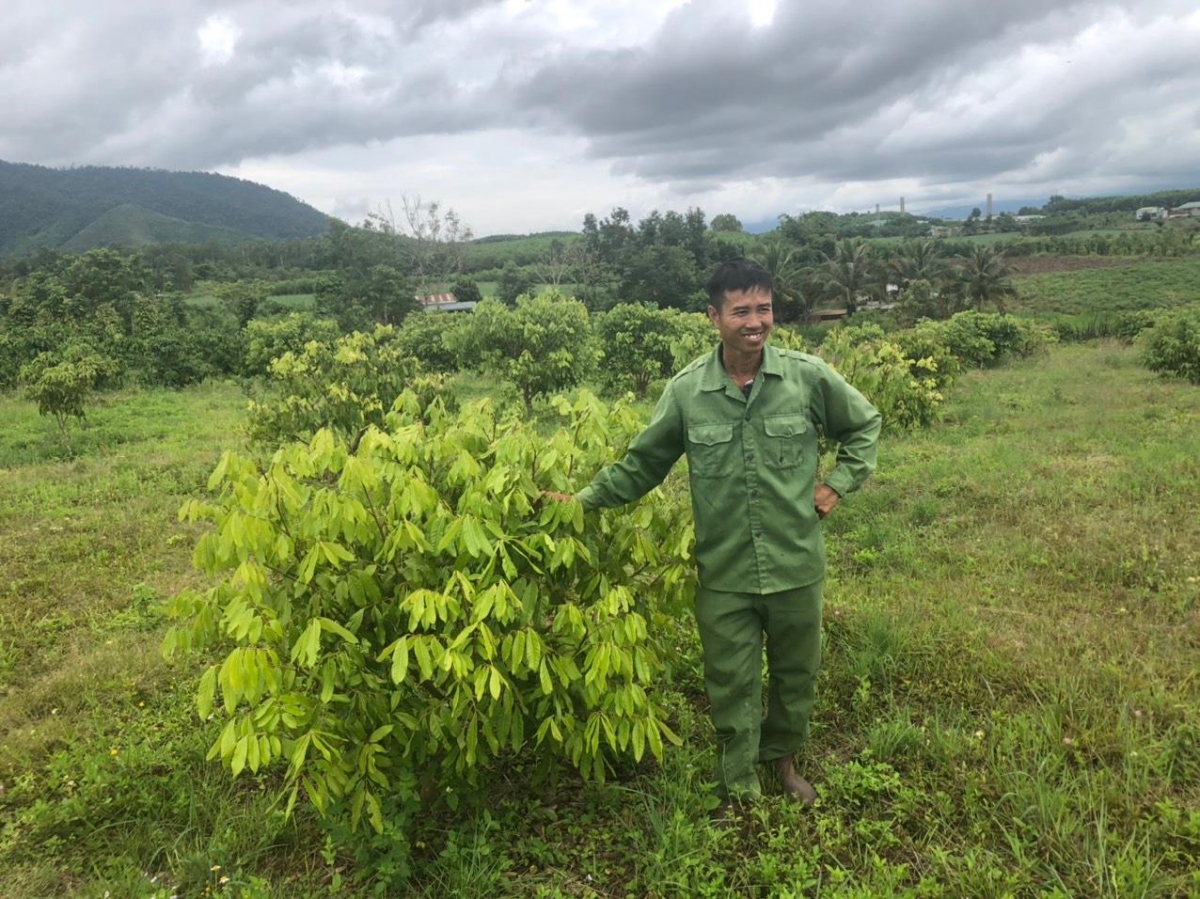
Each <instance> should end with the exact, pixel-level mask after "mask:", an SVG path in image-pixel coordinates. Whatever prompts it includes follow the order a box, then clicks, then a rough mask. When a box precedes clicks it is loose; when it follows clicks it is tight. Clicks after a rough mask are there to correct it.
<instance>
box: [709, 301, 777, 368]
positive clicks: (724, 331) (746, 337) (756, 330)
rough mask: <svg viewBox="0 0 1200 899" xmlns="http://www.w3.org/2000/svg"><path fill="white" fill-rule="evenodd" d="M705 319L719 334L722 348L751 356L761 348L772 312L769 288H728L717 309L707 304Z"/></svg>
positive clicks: (769, 327)
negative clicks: (706, 318)
mask: <svg viewBox="0 0 1200 899" xmlns="http://www.w3.org/2000/svg"><path fill="white" fill-rule="evenodd" d="M708 320H709V321H711V322H712V323H713V325H714V326H715V327H716V329H717V333H718V334H720V335H721V343H722V344H723V345H724V346H725V349H726V351H731V352H736V353H744V354H747V355H754V354H755V353H757V352H759V351H761V350H762V348H763V344H764V343H765V342H766V340H767V335H768V334H770V333H771V326H772V325H773V324H774V323H775V314H774V312H773V311H772V308H771V291H769V290H762V289H759V290H750V291H745V290H737V291H734V290H728V291H726V292H725V302H724V303H723V304H722V305H721V308H720V309H717V307H716V306H709V307H708Z"/></svg>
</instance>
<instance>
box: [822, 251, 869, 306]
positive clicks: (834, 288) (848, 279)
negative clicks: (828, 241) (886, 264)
mask: <svg viewBox="0 0 1200 899" xmlns="http://www.w3.org/2000/svg"><path fill="white" fill-rule="evenodd" d="M813 274H814V280H815V281H816V283H818V284H820V285H821V286H823V287H824V288H825V290H826V291H828V293H829V294H830V295H831V296H832V297H834V298H835V299H836V300H837V301H838V302H840V303H842V304H843V305H844V306H845V308H846V310H847V311H848V312H854V311H855V310H856V309H857V308H858V301H859V298H860V297H861V296H862V295H863V294H865V293H867V291H868V290H869V289H870V287H871V284H872V281H873V279H874V278H875V262H874V260H873V259H872V258H871V251H870V248H869V247H868V246H867V242H866V241H865V240H863V239H862V238H859V237H854V238H851V239H849V240H840V241H838V243H837V245H836V246H835V247H834V250H833V254H832V255H827V256H826V257H825V261H824V262H823V263H822V264H821V265H819V266H818V267H817V269H816V271H815V272H814V273H813Z"/></svg>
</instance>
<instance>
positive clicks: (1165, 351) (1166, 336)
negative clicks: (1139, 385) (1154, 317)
mask: <svg viewBox="0 0 1200 899" xmlns="http://www.w3.org/2000/svg"><path fill="white" fill-rule="evenodd" d="M1142 341H1143V343H1142V350H1141V360H1142V364H1143V365H1145V366H1146V368H1148V369H1150V370H1151V371H1152V372H1156V373H1158V374H1160V375H1169V376H1172V377H1177V378H1185V379H1186V380H1188V381H1190V382H1191V383H1193V384H1200V311H1197V310H1195V309H1190V310H1187V311H1184V312H1177V313H1175V314H1174V315H1170V316H1167V317H1165V318H1163V319H1162V320H1160V321H1159V323H1158V324H1156V325H1155V326H1154V327H1153V328H1151V329H1150V330H1149V331H1147V332H1146V333H1145V335H1144V336H1143V338H1142Z"/></svg>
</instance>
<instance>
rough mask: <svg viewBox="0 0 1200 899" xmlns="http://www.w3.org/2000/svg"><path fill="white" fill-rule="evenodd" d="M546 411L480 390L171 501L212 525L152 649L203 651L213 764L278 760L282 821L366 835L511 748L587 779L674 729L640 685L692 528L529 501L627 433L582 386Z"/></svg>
mask: <svg viewBox="0 0 1200 899" xmlns="http://www.w3.org/2000/svg"><path fill="white" fill-rule="evenodd" d="M485 305H487V304H485ZM492 305H493V306H494V308H495V309H496V311H497V312H498V313H499V314H502V315H515V314H516V313H514V312H513V311H512V310H508V309H506V308H505V307H503V306H500V305H499V304H492ZM414 402H415V398H413V397H411V396H405V397H402V398H400V402H399V403H398V405H399V406H401V407H404V408H408V407H409V406H411V405H412V404H413V403H414ZM556 411H558V412H559V413H560V414H561V415H562V417H563V427H561V428H559V429H558V430H557V431H555V432H554V433H551V434H547V433H546V432H545V431H544V430H543V429H535V428H534V427H532V426H530V425H526V424H524V423H522V422H519V421H514V420H512V419H511V418H505V417H504V416H502V415H499V414H497V412H496V410H495V408H494V407H493V406H492V405H491V404H490V402H488V401H485V402H483V403H479V404H477V405H475V406H474V407H472V408H471V409H469V410H467V411H466V412H465V413H464V414H462V415H459V416H453V415H448V414H446V415H441V414H438V415H431V416H430V417H429V419H428V420H427V421H423V420H419V419H414V418H408V419H401V418H397V419H396V421H395V423H394V425H395V426H394V427H391V428H389V429H388V430H387V431H381V430H376V429H371V430H370V431H369V432H368V433H367V434H366V436H365V437H364V438H363V439H362V441H361V442H360V443H359V444H358V445H357V446H356V447H353V448H352V447H350V446H348V445H347V444H346V442H345V441H344V440H343V439H341V438H339V437H336V436H334V435H333V434H331V433H330V432H328V431H322V432H320V433H318V434H317V435H316V437H315V438H314V439H313V440H312V441H310V442H309V443H308V444H290V445H288V446H285V447H283V448H281V449H280V451H279V452H278V453H277V454H276V455H275V456H274V458H273V459H272V460H271V461H270V463H269V464H268V465H267V466H265V467H263V468H262V469H259V467H258V466H256V465H255V464H254V463H253V462H252V461H250V460H249V459H245V458H241V457H238V456H236V455H233V454H226V455H225V456H224V457H223V458H222V459H221V462H220V464H219V465H218V467H217V470H216V471H215V472H214V473H213V476H212V478H211V479H210V481H209V486H210V488H211V489H212V490H213V491H214V492H215V493H216V495H215V496H214V498H213V499H212V500H211V501H205V502H200V501H193V502H189V503H188V504H187V506H186V507H185V509H184V513H183V514H184V515H185V517H186V518H188V519H189V520H203V521H208V522H211V523H212V526H211V528H210V529H209V531H208V532H207V533H206V534H205V535H204V536H203V537H202V538H201V539H200V542H199V544H198V545H197V547H196V551H195V554H194V559H195V562H196V565H197V566H198V567H199V568H201V569H202V570H203V571H204V573H205V575H206V580H207V581H208V582H209V583H213V584H214V586H212V587H211V588H210V589H208V590H206V591H205V592H203V593H199V592H194V591H187V592H185V593H183V594H181V595H179V596H177V597H176V598H175V599H174V600H173V601H172V604H171V611H172V614H173V616H174V617H176V618H177V620H178V622H179V623H178V625H177V626H176V627H174V628H172V629H171V631H170V632H169V633H168V635H167V637H166V638H165V640H164V651H165V652H167V653H170V652H174V651H178V650H185V649H189V648H204V647H213V648H216V649H219V650H220V652H221V655H222V658H221V659H219V660H218V662H217V663H215V664H213V665H212V666H211V667H209V668H208V669H207V670H206V671H205V673H204V674H203V676H202V677H201V678H200V681H199V687H198V691H197V693H198V695H197V700H198V702H197V707H198V711H199V714H200V716H201V718H202V719H207V718H209V717H210V716H214V715H215V716H217V717H218V718H220V719H222V720H223V721H224V723H225V726H224V728H223V730H222V732H221V735H220V737H218V739H217V740H216V741H215V742H214V743H213V746H212V750H211V752H210V758H219V759H220V760H221V762H222V763H223V764H224V765H225V766H226V767H227V768H228V769H229V770H230V771H231V773H232V774H233V776H234V777H237V776H238V775H239V774H241V773H242V771H244V770H250V771H252V772H258V771H261V770H264V769H269V768H271V767H272V766H277V770H279V772H280V774H281V775H282V776H283V777H284V778H285V779H286V784H287V788H288V790H289V793H290V799H289V802H288V804H287V807H286V808H287V812H288V813H290V812H291V810H292V808H293V806H294V803H296V802H297V801H301V802H306V801H307V802H311V803H312V804H313V805H314V806H315V808H316V810H317V811H318V812H319V813H321V814H322V815H324V814H327V813H334V812H335V810H339V809H347V810H349V811H348V817H349V818H350V823H351V824H352V825H360V824H361V823H362V822H363V821H366V822H369V823H370V824H371V826H373V827H374V828H375V829H376V830H377V831H382V830H383V829H384V827H385V819H386V822H387V824H389V825H391V826H393V827H399V828H401V829H402V830H403V829H404V827H405V825H406V823H407V822H408V821H409V820H411V817H410V816H414V815H416V814H417V813H419V811H420V808H421V805H422V803H425V802H429V801H438V799H439V798H441V799H442V800H445V801H447V802H450V803H451V804H452V805H453V804H454V803H453V800H454V799H455V797H456V796H457V795H458V793H459V791H460V790H461V789H464V788H467V789H469V788H471V787H472V786H474V787H475V788H476V789H477V788H478V785H479V781H480V779H481V778H483V777H486V775H487V772H488V769H489V767H490V766H491V764H492V763H493V762H495V761H497V760H501V759H504V758H506V757H509V758H511V757H519V758H521V759H523V760H525V761H527V762H532V763H534V764H535V765H537V766H538V767H539V768H541V769H542V770H543V771H545V770H547V768H548V767H549V766H552V765H555V764H556V763H566V764H568V765H571V766H574V767H575V768H577V769H578V770H579V772H580V773H581V775H582V776H583V777H585V778H589V779H596V780H603V779H604V777H605V775H606V772H607V771H608V770H609V769H610V766H611V764H612V761H613V760H614V759H615V758H619V757H624V758H627V759H629V760H631V761H638V760H640V759H642V758H643V757H644V756H645V755H646V754H647V753H649V754H650V755H652V756H654V757H655V758H658V759H661V758H662V754H663V750H664V744H665V743H666V742H668V741H670V742H675V743H678V742H679V741H678V738H677V737H676V736H675V735H674V733H673V732H672V731H671V729H670V728H669V726H668V725H667V724H666V718H667V713H666V709H665V708H664V707H663V705H662V701H661V698H660V697H659V694H658V692H657V690H658V687H659V686H660V685H661V683H662V677H663V676H664V674H665V672H666V668H667V665H668V664H670V663H671V662H672V661H674V660H675V659H676V658H677V657H678V655H679V648H678V645H677V634H678V630H677V628H675V627H672V626H670V625H671V621H672V619H674V618H678V617H681V616H682V615H683V614H684V610H685V609H686V607H687V594H688V588H689V585H690V578H689V577H687V572H688V567H687V559H688V556H689V549H690V544H691V541H692V528H691V527H690V526H689V524H688V523H687V521H686V517H685V514H684V511H683V510H684V507H683V505H682V504H680V503H671V502H665V501H661V500H660V501H657V502H647V503H643V504H641V505H639V506H638V507H637V508H635V509H634V510H632V511H631V512H630V511H619V512H617V511H614V512H610V513H605V517H604V525H603V527H596V528H587V529H586V530H585V528H584V526H583V514H582V510H581V507H580V506H579V504H578V503H572V504H560V503H548V502H544V501H543V499H542V491H543V490H557V491H562V490H567V489H570V485H571V484H572V483H574V478H576V477H577V476H578V472H584V471H595V470H596V469H598V468H599V467H600V466H601V465H603V464H604V463H606V462H608V461H610V460H611V459H612V457H613V454H614V453H617V454H619V453H620V451H621V447H623V446H624V445H625V444H627V443H628V442H629V440H630V439H632V437H633V435H634V434H636V433H637V431H638V430H639V428H640V425H641V422H640V420H639V418H638V417H637V416H635V415H633V414H632V413H631V411H630V410H628V409H626V408H623V407H617V408H614V409H611V410H610V409H607V408H605V406H604V404H602V403H600V402H599V401H597V400H596V399H595V398H594V397H590V396H582V397H580V398H579V400H578V401H577V402H576V403H575V404H574V405H571V404H568V403H566V402H565V401H561V402H559V403H558V404H557V406H556ZM284 768H286V774H285V773H284V771H283V769H284ZM338 800H342V801H341V802H338Z"/></svg>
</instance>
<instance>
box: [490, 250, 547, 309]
mask: <svg viewBox="0 0 1200 899" xmlns="http://www.w3.org/2000/svg"><path fill="white" fill-rule="evenodd" d="M536 286H537V282H536V281H534V279H533V275H532V274H530V273H529V271H528V270H527V269H524V268H521V267H519V266H518V265H517V264H516V263H515V262H513V261H512V260H511V259H510V260H508V262H506V263H504V268H503V269H502V270H501V272H500V283H499V284H497V285H496V298H497V299H498V300H500V302H501V303H503V304H504V305H505V306H515V305H517V297H520V296H525V295H528V294H531V293H533V290H534V288H535V287H536Z"/></svg>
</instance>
